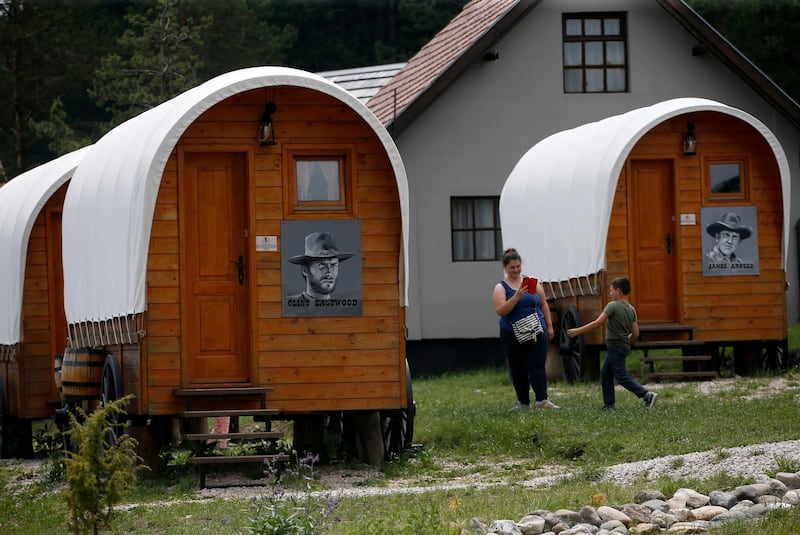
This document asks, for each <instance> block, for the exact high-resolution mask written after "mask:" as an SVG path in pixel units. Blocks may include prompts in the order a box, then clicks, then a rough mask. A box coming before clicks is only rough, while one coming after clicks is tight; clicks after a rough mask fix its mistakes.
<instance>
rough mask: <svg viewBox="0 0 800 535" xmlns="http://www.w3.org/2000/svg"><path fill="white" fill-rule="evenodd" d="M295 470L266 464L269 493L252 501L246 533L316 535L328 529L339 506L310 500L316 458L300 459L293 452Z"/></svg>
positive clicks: (312, 456)
mask: <svg viewBox="0 0 800 535" xmlns="http://www.w3.org/2000/svg"><path fill="white" fill-rule="evenodd" d="M292 456H293V457H294V459H295V464H294V468H293V469H292V470H288V471H284V470H283V467H282V466H280V465H278V464H275V463H273V462H272V461H269V460H266V461H265V462H266V463H267V469H266V470H265V471H264V474H265V475H266V476H267V477H268V478H270V479H271V480H272V481H273V484H272V492H271V493H268V494H266V495H265V496H261V497H258V498H254V499H253V500H252V503H251V510H252V514H253V516H252V518H251V519H250V526H249V527H247V528H246V529H247V532H248V533H252V534H253V535H318V534H321V533H325V532H326V531H328V530H329V529H330V526H331V525H332V523H333V521H334V520H335V518H334V513H335V511H336V509H337V508H338V502H336V501H334V500H327V501H326V502H325V503H319V502H318V501H316V500H315V499H314V498H313V496H312V494H311V493H312V486H313V482H314V478H315V476H316V472H315V471H314V466H315V464H316V463H317V462H318V461H319V456H316V455H311V454H307V455H306V456H305V457H303V458H302V459H301V458H299V455H298V454H297V451H292Z"/></svg>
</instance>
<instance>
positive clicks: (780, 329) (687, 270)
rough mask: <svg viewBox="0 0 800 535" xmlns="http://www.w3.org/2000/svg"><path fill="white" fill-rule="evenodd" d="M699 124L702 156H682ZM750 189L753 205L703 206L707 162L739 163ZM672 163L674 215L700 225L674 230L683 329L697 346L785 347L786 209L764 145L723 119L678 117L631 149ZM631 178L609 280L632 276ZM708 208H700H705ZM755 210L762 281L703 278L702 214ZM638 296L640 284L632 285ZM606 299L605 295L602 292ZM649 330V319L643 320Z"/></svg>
mask: <svg viewBox="0 0 800 535" xmlns="http://www.w3.org/2000/svg"><path fill="white" fill-rule="evenodd" d="M690 120H692V121H694V123H695V125H696V129H697V130H696V132H697V133H696V135H697V139H698V142H697V156H684V155H683V154H682V153H681V152H679V149H680V147H681V141H682V139H683V136H684V135H685V131H686V124H687V123H688V122H689V121H690ZM743 155H744V156H746V158H747V160H748V162H749V172H748V170H745V173H746V175H747V177H746V180H747V184H748V187H749V188H750V197H749V201H745V200H734V201H726V202H720V201H704V195H703V188H704V186H703V173H704V170H703V156H714V157H730V158H740V157H742V156H743ZM647 158H658V159H672V160H673V161H674V163H675V166H674V169H675V181H676V187H677V190H678V191H677V192H676V199H677V207H676V208H677V210H676V211H677V213H676V214H675V217H676V218H679V217H680V214H684V213H685V214H695V216H696V220H697V223H696V224H695V225H680V222H679V220H678V221H677V222H676V225H675V230H676V241H675V246H676V252H677V253H678V254H679V255H680V257H679V258H680V273H679V277H678V281H679V282H678V285H677V287H676V289H675V291H676V292H678V294H679V307H680V321H681V323H683V324H686V325H693V326H695V328H696V329H695V331H694V333H695V334H694V337H695V339H696V340H701V341H709V342H727V341H747V340H762V339H764V340H780V339H784V338H785V337H786V290H785V274H784V271H783V267H782V265H781V248H782V231H783V207H782V192H781V181H780V174H779V170H778V167H777V164H776V163H775V157H774V154H773V153H772V151H771V149H770V148H769V146H768V144H767V143H766V142H765V141H764V139H763V137H762V136H761V135H760V134H759V133H758V132H757V131H755V130H754V129H753V128H752V127H750V126H749V125H747V124H745V123H743V122H742V121H740V120H738V119H736V118H733V117H730V116H727V115H723V114H719V113H713V112H703V113H695V114H693V115H692V116H691V117H688V116H679V117H676V118H673V119H671V120H669V121H666V122H664V123H662V124H660V125H658V126H656V127H654V128H653V129H652V130H651V131H650V132H649V133H647V134H646V135H645V136H644V137H642V139H641V140H640V141H639V142H638V143H637V144H636V146H635V147H634V148H633V150H632V152H631V154H630V156H629V158H628V162H630V160H632V159H647ZM627 187H628V173H627V171H626V169H623V171H622V173H621V175H620V179H619V182H618V184H617V189H616V194H615V198H614V207H613V211H612V214H611V223H610V227H609V239H608V244H607V252H606V262H607V274H606V280H607V281H610V280H611V279H613V278H614V277H618V276H628V277H630V276H631V271H632V270H631V266H630V263H629V261H630V258H629V251H628V240H629V237H628V229H627V221H628V213H627V209H628V206H627V199H628V196H627ZM704 202H705V203H706V204H703V203H704ZM726 204H727V205H743V204H752V205H754V206H755V207H756V211H757V214H758V243H759V251H758V253H759V263H760V274H759V275H734V276H703V255H702V241H701V240H702V233H703V232H704V228H703V226H702V224H701V218H700V214H701V208H702V207H703V206H725V205H726ZM631 282H632V284H633V288H634V292H635V291H636V284H637V281H636V280H633V279H632V280H631ZM604 294H605V292H604ZM605 299H607V298H604V302H605ZM640 321H643V322H646V321H647V318H640Z"/></svg>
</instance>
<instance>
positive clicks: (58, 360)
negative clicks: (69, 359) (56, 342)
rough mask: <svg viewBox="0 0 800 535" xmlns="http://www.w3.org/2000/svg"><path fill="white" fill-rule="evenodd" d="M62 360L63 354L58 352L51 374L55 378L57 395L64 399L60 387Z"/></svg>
mask: <svg viewBox="0 0 800 535" xmlns="http://www.w3.org/2000/svg"><path fill="white" fill-rule="evenodd" d="M63 362H64V355H62V354H58V355H56V357H55V361H54V362H53V375H54V376H55V379H56V388H57V389H58V397H60V398H61V399H64V392H63V391H62V389H61V366H62V363H63Z"/></svg>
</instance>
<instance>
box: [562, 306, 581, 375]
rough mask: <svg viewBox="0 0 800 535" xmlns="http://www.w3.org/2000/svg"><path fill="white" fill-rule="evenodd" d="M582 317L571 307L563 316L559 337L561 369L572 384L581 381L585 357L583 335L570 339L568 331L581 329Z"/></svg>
mask: <svg viewBox="0 0 800 535" xmlns="http://www.w3.org/2000/svg"><path fill="white" fill-rule="evenodd" d="M580 325H581V316H580V314H579V313H578V309H577V308H575V307H574V306H573V305H569V306H568V307H567V310H565V311H564V313H563V314H562V315H561V325H560V327H559V336H558V353H559V355H561V369H562V370H564V380H565V381H567V382H568V383H570V384H572V383H574V382H576V381H580V379H581V358H582V356H583V352H584V347H583V335H582V334H581V335H578V336H573V337H570V336H569V335H568V334H567V329H572V328H574V327H579V326H580Z"/></svg>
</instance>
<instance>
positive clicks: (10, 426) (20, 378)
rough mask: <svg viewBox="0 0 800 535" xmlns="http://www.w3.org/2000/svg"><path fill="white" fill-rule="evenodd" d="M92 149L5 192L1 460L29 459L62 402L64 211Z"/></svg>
mask: <svg viewBox="0 0 800 535" xmlns="http://www.w3.org/2000/svg"><path fill="white" fill-rule="evenodd" d="M86 151H87V149H86V148H83V149H80V150H78V151H75V152H71V153H69V154H66V155H64V156H62V157H60V158H58V159H56V160H53V161H51V162H48V163H45V164H43V165H40V166H39V167H36V168H34V169H32V170H30V171H27V172H25V173H23V174H21V175H19V176H17V177H15V178H14V179H12V180H11V181H10V182H8V183H7V184H6V185H5V186H3V187H2V188H0V258H2V260H3V267H2V271H0V456H2V457H28V456H30V455H32V454H33V451H32V443H31V439H32V431H31V424H32V422H33V421H34V420H37V419H41V418H49V417H51V416H52V415H53V409H54V408H55V406H57V405H58V404H60V399H59V392H58V388H57V385H56V382H55V375H54V368H55V367H56V365H55V359H54V356H55V355H57V354H61V353H63V352H64V349H65V348H66V340H67V323H66V319H65V317H64V305H63V297H62V292H61V276H62V275H61V209H62V206H63V204H64V194H65V192H66V188H67V183H68V182H69V179H70V177H72V173H73V172H74V170H75V168H76V166H77V165H78V163H79V162H80V161H81V159H82V158H83V156H84V154H85V153H86Z"/></svg>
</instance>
